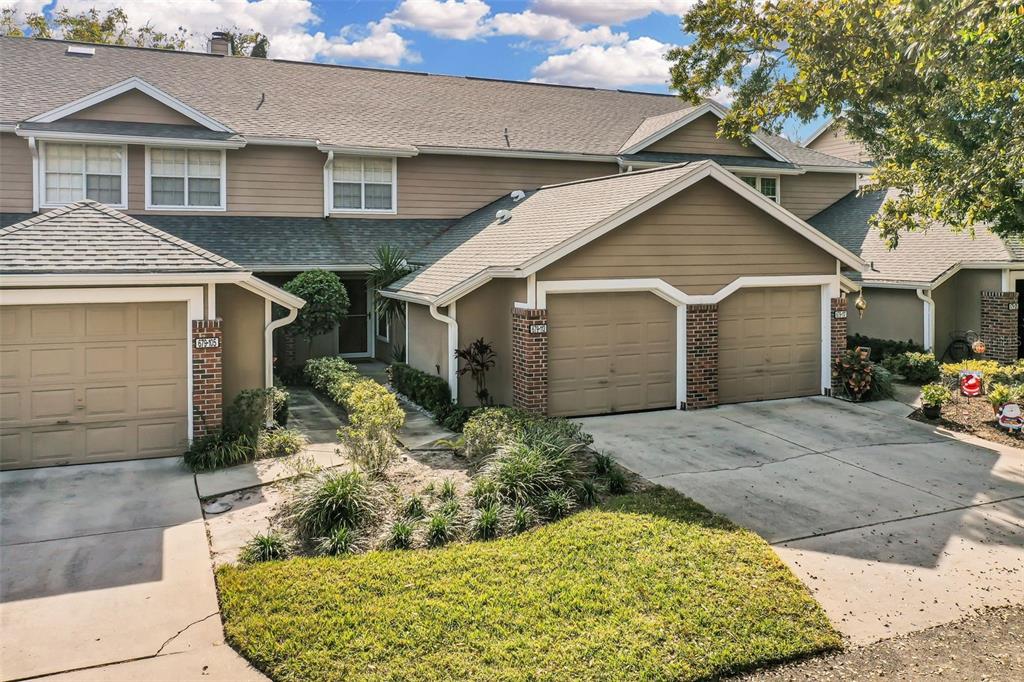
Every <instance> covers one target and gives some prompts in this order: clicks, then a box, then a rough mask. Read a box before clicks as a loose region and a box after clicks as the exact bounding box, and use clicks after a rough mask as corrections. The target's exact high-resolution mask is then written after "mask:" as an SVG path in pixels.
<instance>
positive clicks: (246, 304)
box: [216, 284, 266, 405]
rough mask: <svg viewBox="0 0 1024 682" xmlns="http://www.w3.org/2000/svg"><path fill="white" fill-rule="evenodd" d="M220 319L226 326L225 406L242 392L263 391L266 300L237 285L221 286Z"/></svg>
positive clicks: (224, 328) (224, 360)
mask: <svg viewBox="0 0 1024 682" xmlns="http://www.w3.org/2000/svg"><path fill="white" fill-rule="evenodd" d="M216 286H217V315H218V317H220V318H221V319H222V320H223V321H224V323H223V325H222V327H221V328H222V330H223V340H222V342H223V344H224V351H223V374H222V376H223V382H224V404H225V405H228V404H230V403H231V401H232V400H234V399H235V396H237V395H238V393H239V392H240V391H244V390H246V389H250V388H263V387H264V386H263V382H264V374H263V373H264V371H265V366H264V364H263V330H264V328H265V327H266V322H265V317H266V299H264V298H263V297H262V296H259V295H257V294H254V293H252V292H251V291H248V290H246V289H243V288H242V287H240V286H238V285H237V284H218V285H216Z"/></svg>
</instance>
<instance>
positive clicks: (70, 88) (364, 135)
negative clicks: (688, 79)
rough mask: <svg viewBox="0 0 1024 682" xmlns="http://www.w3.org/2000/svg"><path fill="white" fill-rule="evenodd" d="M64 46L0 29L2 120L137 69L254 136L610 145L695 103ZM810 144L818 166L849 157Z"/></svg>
mask: <svg viewBox="0 0 1024 682" xmlns="http://www.w3.org/2000/svg"><path fill="white" fill-rule="evenodd" d="M67 45H68V44H67V43H66V42H61V41H53V40H36V39H29V38H10V37H3V38H0V73H2V74H3V95H4V96H3V97H2V98H0V122H3V123H16V122H20V121H24V120H26V119H28V118H31V117H33V116H36V115H38V114H41V113H44V112H46V111H49V110H51V109H54V108H56V107H58V106H61V105H64V104H67V103H68V102H71V101H74V100H76V99H79V98H81V97H85V96H87V95H90V94H92V93H94V92H96V91H97V90H100V89H102V88H104V87H107V86H110V85H114V84H116V83H120V82H122V81H124V80H127V79H129V78H132V77H138V78H141V79H143V80H144V81H146V82H147V83H150V84H151V85H154V86H156V87H157V88H160V89H161V90H163V91H164V92H166V93H167V94H169V95H171V96H172V97H175V98H177V99H179V100H181V101H182V102H184V103H185V104H187V105H189V106H191V107H193V108H195V109H197V110H199V111H201V112H202V113H204V114H206V115H207V116H210V117H212V118H214V119H216V120H217V121H220V122H221V123H223V124H224V125H226V126H228V127H229V128H231V129H233V130H235V131H237V132H238V133H239V134H241V135H244V136H247V137H256V136H259V137H279V138H298V139H304V140H319V141H320V142H321V143H322V144H325V145H336V146H353V147H359V146H372V147H393V148H403V149H407V148H410V147H411V146H416V147H456V148H468V149H500V150H506V151H507V150H513V151H541V152H569V153H575V154H598V155H615V154H617V153H618V151H619V149H620V148H622V147H623V145H624V144H625V143H626V142H627V140H631V139H642V138H643V137H646V136H647V135H649V134H650V132H653V130H654V128H655V127H656V126H658V125H668V124H670V123H671V122H673V121H675V120H678V118H679V117H680V116H683V115H685V113H686V112H688V111H690V110H692V108H693V105H690V104H687V103H685V102H682V101H681V100H680V99H679V98H677V97H674V96H668V95H656V94H648V93H637V92H626V91H618V90H599V89H594V88H580V87H570V86H554V85H543V84H537V83H521V82H513V81H500V80H489V79H482V78H466V77H456V76H438V75H431V74H423V73H412V72H402V71H386V70H383V69H366V68H356V67H346V66H335V65H325V64H312V63H300V62H289V61H283V60H268V59H249V58H240V57H221V56H216V55H206V54H198V53H183V52H170V51H166V50H147V49H137V48H127V47H117V46H104V45H96V46H95V55H93V56H91V57H80V56H67V55H66V54H65V50H66V49H67ZM41 83H44V84H45V87H41V86H40V84H41ZM506 130H507V132H508V139H507V140H506V137H505V132H506ZM637 136H640V137H637ZM791 146H792V147H795V148H796V149H797V150H799V149H801V148H800V147H796V145H791ZM787 149H789V147H787ZM807 151H809V150H807ZM799 153H800V152H799V151H797V152H792V155H793V157H794V159H793V160H796V158H795V156H796V154H799ZM812 154H814V156H813V157H810V156H808V157H807V158H808V159H810V160H811V161H815V160H817V162H818V163H819V165H844V164H850V163H851V162H846V161H843V160H841V159H832V157H827V156H825V155H823V154H820V153H815V152H812ZM785 155H786V156H787V157H789V156H790V155H791V152H790V151H786V152H785ZM823 159H828V163H824V162H823Z"/></svg>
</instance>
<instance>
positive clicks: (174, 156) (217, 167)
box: [146, 147, 227, 211]
mask: <svg viewBox="0 0 1024 682" xmlns="http://www.w3.org/2000/svg"><path fill="white" fill-rule="evenodd" d="M226 175H227V154H226V152H225V151H224V150H223V149H186V148H183V147H146V208H147V209H160V210H177V211H223V210H225V208H226V207H227V187H226V185H227V178H226Z"/></svg>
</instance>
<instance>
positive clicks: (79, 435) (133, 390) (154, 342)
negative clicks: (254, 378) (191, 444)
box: [0, 303, 188, 469]
mask: <svg viewBox="0 0 1024 682" xmlns="http://www.w3.org/2000/svg"><path fill="white" fill-rule="evenodd" d="M186 330H187V326H186V310H185V304H184V303H138V304H135V303H132V304H121V303H118V304H96V305H39V306H4V307H3V308H0V380H2V384H0V466H2V468H5V469H17V468H25V467H38V466H49V465H54V464H81V463H87V462H109V461H113V460H124V459H135V458H142V457H165V456H169V455H179V454H181V452H182V449H183V445H184V443H185V440H186V436H187V430H186V419H187V405H188V403H187V400H188V395H187V393H188V381H187V376H188V375H187V372H186V369H187V368H186V365H187V353H188V348H187V343H188V342H187V339H186V335H187V331H186Z"/></svg>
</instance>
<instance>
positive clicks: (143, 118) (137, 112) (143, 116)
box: [67, 90, 198, 126]
mask: <svg viewBox="0 0 1024 682" xmlns="http://www.w3.org/2000/svg"><path fill="white" fill-rule="evenodd" d="M67 118H77V119H86V120H90V121H123V122H126V123H165V124H171V125H186V126H194V125H198V124H197V123H196V122H195V121H193V120H192V119H190V118H189V117H188V116H185V115H184V114H180V113H178V112H177V111H175V110H174V109H171V108H170V107H168V106H166V105H165V104H161V103H160V102H157V101H156V100H155V99H153V98H152V97H150V96H149V95H146V94H143V93H141V92H139V91H138V90H129V91H128V92H126V93H124V94H121V95H118V96H117V97H111V98H110V99H108V100H106V101H104V102H100V103H99V104H97V105H95V106H91V107H89V108H88V109H82V110H81V111H78V112H75V113H74V114H71V115H70V116H68V117H67Z"/></svg>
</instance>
